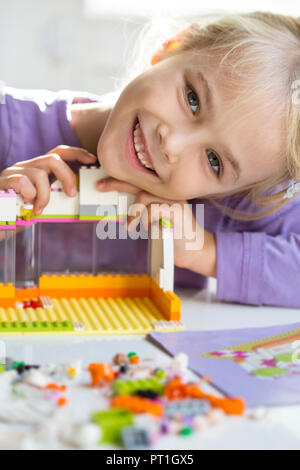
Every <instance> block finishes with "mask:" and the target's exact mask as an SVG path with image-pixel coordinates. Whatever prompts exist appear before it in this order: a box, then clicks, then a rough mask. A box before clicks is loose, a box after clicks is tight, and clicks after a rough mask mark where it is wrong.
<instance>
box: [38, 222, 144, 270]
mask: <svg viewBox="0 0 300 470" xmlns="http://www.w3.org/2000/svg"><path fill="white" fill-rule="evenodd" d="M97 224H98V221H95V222H82V223H39V224H37V240H38V243H37V245H38V253H37V273H38V277H39V276H41V275H42V274H45V273H65V274H68V273H92V274H94V275H96V274H99V273H148V241H147V240H145V239H144V240H143V239H138V240H131V239H130V238H128V239H127V240H122V239H106V240H101V239H99V238H98V236H97V231H96V227H97Z"/></svg>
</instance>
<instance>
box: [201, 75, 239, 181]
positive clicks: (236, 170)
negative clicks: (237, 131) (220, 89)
mask: <svg viewBox="0 0 300 470" xmlns="http://www.w3.org/2000/svg"><path fill="white" fill-rule="evenodd" d="M196 76H197V78H198V80H199V81H200V82H201V83H202V84H203V85H204V88H205V94H204V97H205V106H206V108H207V109H208V111H209V112H210V113H211V112H213V107H214V106H213V99H212V92H211V89H210V88H209V85H208V82H207V80H206V78H205V77H204V75H203V73H202V72H201V71H200V70H197V73H196ZM222 155H223V156H224V157H225V158H226V160H227V161H228V162H229V163H230V165H231V167H232V169H233V171H234V173H235V182H236V181H237V180H238V179H239V177H240V175H241V168H240V165H239V163H238V161H237V159H236V158H234V156H233V155H232V154H231V152H230V150H229V149H228V148H227V147H225V146H223V149H222Z"/></svg>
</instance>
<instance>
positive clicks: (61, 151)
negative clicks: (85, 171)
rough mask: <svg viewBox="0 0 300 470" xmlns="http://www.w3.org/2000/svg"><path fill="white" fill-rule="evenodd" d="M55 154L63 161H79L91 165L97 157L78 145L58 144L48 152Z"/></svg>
mask: <svg viewBox="0 0 300 470" xmlns="http://www.w3.org/2000/svg"><path fill="white" fill-rule="evenodd" d="M48 153H49V154H57V155H59V156H60V158H61V159H62V160H64V161H65V162H75V161H77V162H80V163H83V164H85V165H92V164H93V163H96V162H97V157H96V156H95V155H93V154H92V153H90V152H88V151H87V150H85V149H82V148H79V147H69V146H68V145H59V146H58V147H55V148H54V149H52V150H50V152H48Z"/></svg>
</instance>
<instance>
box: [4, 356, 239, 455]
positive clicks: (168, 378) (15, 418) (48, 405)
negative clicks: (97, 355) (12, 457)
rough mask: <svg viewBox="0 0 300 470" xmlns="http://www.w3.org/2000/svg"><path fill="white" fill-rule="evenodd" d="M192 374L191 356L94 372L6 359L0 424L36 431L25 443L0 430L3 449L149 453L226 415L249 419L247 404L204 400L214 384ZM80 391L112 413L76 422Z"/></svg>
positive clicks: (122, 360) (129, 360)
mask: <svg viewBox="0 0 300 470" xmlns="http://www.w3.org/2000/svg"><path fill="white" fill-rule="evenodd" d="M187 367H188V357H187V356H186V355H185V354H183V353H180V354H178V355H176V356H175V357H174V358H173V359H172V360H171V361H170V362H169V364H168V367H159V368H157V367H156V368H155V367H153V361H152V360H151V359H144V360H142V359H140V357H139V356H138V355H137V354H136V353H134V352H130V353H128V354H122V353H118V354H116V355H115V356H114V357H113V360H112V363H109V362H99V363H91V364H89V365H88V367H87V369H83V367H82V363H81V361H80V360H75V361H71V362H69V363H68V364H64V365H60V366H58V365H41V366H39V365H27V364H25V363H24V362H15V361H12V360H10V359H8V358H6V360H5V364H4V365H0V372H2V373H1V374H0V424H1V423H2V424H3V423H6V424H8V425H9V424H20V423H21V424H26V425H28V424H30V425H31V428H30V430H29V428H27V429H26V431H22V432H19V434H18V433H17V435H16V431H13V430H11V429H9V428H5V429H4V431H3V433H2V435H1V427H0V448H5V447H6V446H7V447H8V448H11V447H12V448H15V447H14V445H12V444H11V443H15V442H16V440H17V441H18V442H19V443H21V442H23V444H22V446H23V447H22V446H21V444H20V446H21V448H24V447H25V448H26V445H25V444H24V442H25V441H26V439H27V438H29V437H30V439H31V440H33V441H38V442H48V441H60V442H62V443H63V444H67V445H70V446H72V447H77V448H78V447H79V448H91V447H92V448H93V447H95V446H97V444H107V443H109V444H113V445H118V446H119V445H122V446H123V447H125V448H126V449H147V448H149V447H151V446H153V445H155V443H156V442H157V440H158V439H160V438H161V437H162V436H164V435H167V434H179V435H182V436H188V435H191V434H193V433H195V432H197V431H200V430H203V429H205V428H206V427H208V426H211V425H215V424H218V423H219V422H220V421H221V420H222V419H223V418H224V416H225V415H226V414H230V415H243V414H244V411H245V403H244V400H243V399H241V398H219V397H217V396H214V395H211V394H207V393H204V392H203V391H202V387H203V385H204V384H205V382H208V379H205V378H204V379H201V380H200V381H199V382H197V383H196V382H189V381H186V377H187V375H188V373H189V371H188V369H187ZM88 374H90V383H89V384H87V381H88ZM83 377H84V380H83V381H82V380H80V379H82V378H83ZM62 381H64V383H61V382H62ZM66 383H67V385H66ZM87 385H88V386H87ZM80 387H81V389H83V390H84V393H85V397H84V398H83V401H84V402H90V404H91V407H92V408H91V409H92V410H93V409H94V410H95V409H97V406H99V405H98V403H102V404H103V403H105V405H106V406H102V409H101V410H100V411H94V412H92V413H91V412H89V414H88V415H87V416H86V419H85V420H82V421H81V422H78V421H77V422H76V421H74V420H73V419H72V418H70V416H69V415H70V414H71V415H72V414H73V411H72V408H71V407H70V406H71V405H70V404H69V401H68V400H69V399H68V398H67V395H68V394H69V396H70V399H72V395H74V394H75V392H76V389H77V390H78V389H80ZM91 391H92V392H93V393H91ZM70 392H71V393H70ZM95 393H96V395H95ZM88 394H90V398H89V395H88ZM74 396H75V395H74ZM73 401H76V400H75V398H74V399H73ZM99 407H100V406H99ZM68 409H69V415H68V413H67V412H68Z"/></svg>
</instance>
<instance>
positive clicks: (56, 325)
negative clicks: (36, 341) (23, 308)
mask: <svg viewBox="0 0 300 470" xmlns="http://www.w3.org/2000/svg"><path fill="white" fill-rule="evenodd" d="M71 331H72V332H73V331H74V325H73V324H72V322H70V321H54V322H48V321H45V322H39V321H34V322H29V321H24V322H19V321H13V322H6V321H3V322H1V323H0V334H1V335H6V334H7V333H13V334H16V335H18V333H67V332H71Z"/></svg>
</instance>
